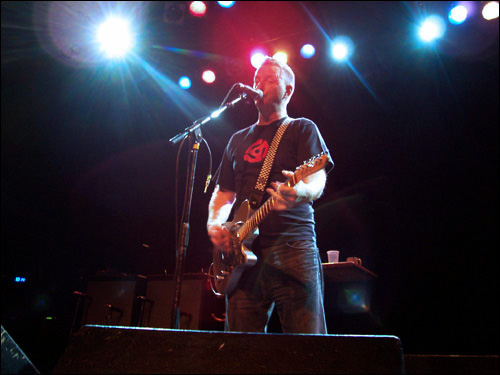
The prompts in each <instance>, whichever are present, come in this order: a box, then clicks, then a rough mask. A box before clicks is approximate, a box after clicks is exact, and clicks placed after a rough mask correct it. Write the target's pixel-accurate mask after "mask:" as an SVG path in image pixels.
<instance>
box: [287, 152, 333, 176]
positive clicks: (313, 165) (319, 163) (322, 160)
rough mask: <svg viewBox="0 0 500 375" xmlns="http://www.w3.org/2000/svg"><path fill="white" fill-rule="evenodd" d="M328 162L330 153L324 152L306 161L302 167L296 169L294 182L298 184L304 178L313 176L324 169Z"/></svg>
mask: <svg viewBox="0 0 500 375" xmlns="http://www.w3.org/2000/svg"><path fill="white" fill-rule="evenodd" d="M327 162H328V152H322V153H321V154H318V155H316V156H313V157H312V158H310V159H309V160H307V161H305V162H304V163H303V164H302V165H300V166H298V167H297V168H296V169H295V173H294V175H293V182H294V184H296V183H297V182H299V181H300V180H302V179H303V178H305V177H307V176H309V175H311V174H313V173H314V172H317V171H319V170H320V169H322V168H323V167H324V166H325V165H326V163H327Z"/></svg>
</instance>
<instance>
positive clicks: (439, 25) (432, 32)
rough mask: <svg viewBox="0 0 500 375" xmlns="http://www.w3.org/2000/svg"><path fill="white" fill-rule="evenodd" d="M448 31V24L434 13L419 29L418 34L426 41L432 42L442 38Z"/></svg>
mask: <svg viewBox="0 0 500 375" xmlns="http://www.w3.org/2000/svg"><path fill="white" fill-rule="evenodd" d="M445 31H446V24H445V23H444V21H443V19H442V18H441V17H439V16H436V15H432V16H429V17H427V18H426V19H425V21H424V22H423V23H422V25H421V26H420V29H419V30H418V36H419V37H420V39H422V40H423V41H424V42H432V41H433V40H436V39H438V38H441V37H442V36H443V35H444V32H445Z"/></svg>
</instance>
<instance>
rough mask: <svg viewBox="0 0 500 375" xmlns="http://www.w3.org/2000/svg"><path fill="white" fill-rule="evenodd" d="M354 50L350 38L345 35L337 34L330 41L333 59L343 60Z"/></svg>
mask: <svg viewBox="0 0 500 375" xmlns="http://www.w3.org/2000/svg"><path fill="white" fill-rule="evenodd" d="M353 50H354V45H353V43H352V40H351V39H350V38H349V37H347V36H338V37H336V38H335V39H334V40H333V41H332V46H331V53H332V56H333V58H334V59H335V60H337V61H345V60H347V59H348V58H349V57H350V56H351V55H352V51H353Z"/></svg>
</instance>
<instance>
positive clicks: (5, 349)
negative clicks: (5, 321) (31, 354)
mask: <svg viewBox="0 0 500 375" xmlns="http://www.w3.org/2000/svg"><path fill="white" fill-rule="evenodd" d="M1 373H2V374H39V373H40V372H39V371H38V369H37V368H36V367H35V366H34V365H33V363H31V361H30V360H29V358H28V357H27V356H26V354H24V352H23V351H22V350H21V348H20V347H19V346H18V345H17V344H16V342H15V341H14V340H13V339H12V337H10V335H9V333H8V332H7V331H6V330H5V329H4V328H3V326H2V371H1Z"/></svg>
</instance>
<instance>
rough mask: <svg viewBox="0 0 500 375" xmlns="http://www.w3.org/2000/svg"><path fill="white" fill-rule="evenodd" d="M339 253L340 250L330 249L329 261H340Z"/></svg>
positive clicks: (328, 253)
mask: <svg viewBox="0 0 500 375" xmlns="http://www.w3.org/2000/svg"><path fill="white" fill-rule="evenodd" d="M339 253H340V251H338V250H328V251H327V252H326V254H327V255H328V263H338V262H339Z"/></svg>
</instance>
